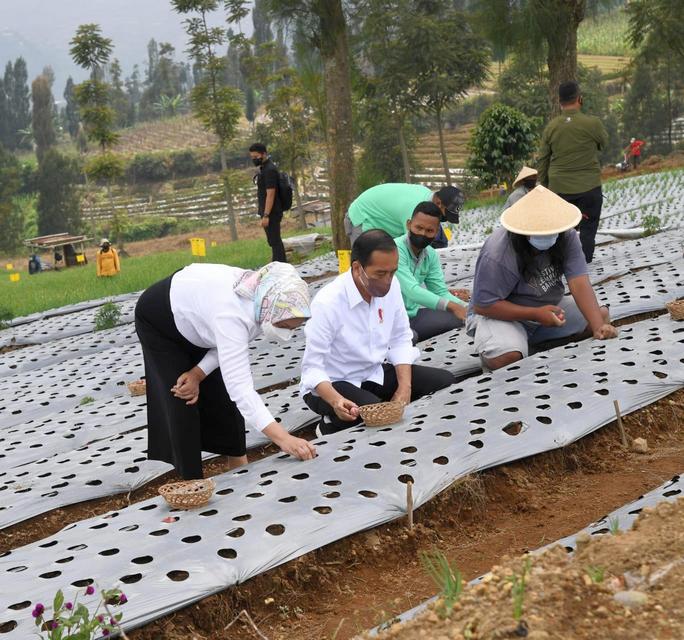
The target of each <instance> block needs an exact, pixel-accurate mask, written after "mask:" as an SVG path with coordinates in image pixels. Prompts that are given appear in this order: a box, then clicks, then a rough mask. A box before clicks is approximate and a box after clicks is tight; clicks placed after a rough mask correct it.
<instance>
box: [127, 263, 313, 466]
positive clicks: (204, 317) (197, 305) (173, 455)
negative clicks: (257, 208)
mask: <svg viewBox="0 0 684 640" xmlns="http://www.w3.org/2000/svg"><path fill="white" fill-rule="evenodd" d="M310 315H311V311H310V309H309V291H308V287H307V285H306V283H305V282H304V281H303V280H302V279H301V278H300V277H299V275H298V274H297V272H296V270H295V269H294V267H292V266H291V265H289V264H285V263H280V262H273V263H271V264H268V265H266V266H265V267H262V268H261V269H259V270H258V271H245V270H243V269H238V268H236V267H230V266H227V265H220V264H192V265H190V266H188V267H185V268H184V269H181V270H180V271H178V272H176V273H175V274H173V275H172V276H170V277H168V278H166V279H164V280H162V281H161V282H158V283H156V284H154V285H152V286H151V287H150V288H149V289H147V290H146V291H145V292H143V294H142V295H141V296H140V299H139V301H138V304H137V305H136V309H135V327H136V331H137V333H138V337H139V338H140V343H141V345H142V349H143V356H144V359H145V378H146V382H147V429H148V449H147V456H148V458H149V459H151V460H163V461H164V462H168V463H170V464H172V465H174V467H175V468H176V471H177V472H178V474H179V475H180V476H182V477H183V478H185V479H193V478H201V477H202V451H208V452H210V453H217V454H222V455H227V456H229V465H230V467H231V468H234V467H237V466H239V465H241V464H244V463H246V462H247V458H246V455H245V423H246V424H247V425H249V426H250V427H252V428H255V429H257V430H258V431H261V432H263V433H264V434H265V435H266V436H268V437H269V438H270V439H271V440H272V441H273V442H274V443H275V444H277V445H278V446H279V447H280V448H281V449H282V450H283V451H285V452H286V453H289V454H291V455H293V456H295V457H297V458H299V459H301V460H306V459H310V458H313V457H314V456H315V449H314V447H313V446H312V445H311V444H309V442H307V441H306V440H303V439H302V438H296V437H294V436H292V435H290V434H289V433H287V431H285V430H284V429H283V428H282V427H281V426H280V425H279V424H278V423H277V422H276V421H275V420H274V418H273V416H272V415H271V412H270V411H269V410H268V409H267V407H266V406H265V405H264V402H263V400H262V398H261V396H260V395H259V393H258V392H257V391H256V390H255V388H254V382H253V380H252V375H251V371H250V364H249V357H248V345H249V342H250V340H253V339H254V338H255V337H257V336H258V335H259V334H261V333H262V332H263V334H264V335H265V337H266V338H271V339H276V340H288V339H289V338H290V337H291V334H292V331H293V330H294V329H296V328H297V327H298V326H299V325H301V324H302V323H303V322H305V321H306V319H307V318H308V317H310Z"/></svg>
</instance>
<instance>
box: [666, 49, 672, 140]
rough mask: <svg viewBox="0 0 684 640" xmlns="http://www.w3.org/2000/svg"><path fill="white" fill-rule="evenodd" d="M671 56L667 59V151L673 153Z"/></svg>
mask: <svg viewBox="0 0 684 640" xmlns="http://www.w3.org/2000/svg"><path fill="white" fill-rule="evenodd" d="M670 71H671V66H670V58H668V59H667V151H668V153H672V149H673V145H672V77H671V75H670Z"/></svg>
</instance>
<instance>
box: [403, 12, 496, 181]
mask: <svg viewBox="0 0 684 640" xmlns="http://www.w3.org/2000/svg"><path fill="white" fill-rule="evenodd" d="M399 30H400V36H399V38H400V41H401V43H402V44H401V51H400V53H399V55H398V56H397V61H398V64H397V68H396V71H395V72H394V73H395V74H397V76H398V77H401V76H400V75H398V74H399V72H400V69H402V68H403V69H404V75H405V78H406V82H407V88H406V91H407V93H408V94H409V97H410V100H411V102H413V103H414V104H417V105H419V106H420V108H421V109H422V110H423V111H425V112H427V113H429V114H431V115H433V116H434V117H435V121H436V124H437V132H438V134H439V146H440V153H441V156H442V164H443V167H444V177H445V179H446V181H447V184H451V173H450V171H449V160H448V158H447V153H446V147H445V144H444V123H443V120H442V114H443V113H444V110H445V109H446V108H447V107H448V106H450V105H452V104H453V103H455V102H456V101H457V100H459V99H460V98H463V96H465V95H466V93H467V91H468V89H470V88H471V87H473V86H476V85H478V84H480V83H481V82H483V81H484V80H485V78H486V77H487V73H488V62H489V53H488V50H487V47H486V44H485V42H484V40H482V38H480V37H479V36H477V35H475V34H474V33H473V32H472V30H471V28H470V25H469V24H468V22H467V20H466V18H465V16H464V15H463V14H462V13H461V12H459V11H456V10H454V9H452V8H451V5H450V3H448V2H446V1H442V0H415V4H414V11H413V12H410V13H403V14H402V16H401V22H400V24H399ZM445 43H448V45H445Z"/></svg>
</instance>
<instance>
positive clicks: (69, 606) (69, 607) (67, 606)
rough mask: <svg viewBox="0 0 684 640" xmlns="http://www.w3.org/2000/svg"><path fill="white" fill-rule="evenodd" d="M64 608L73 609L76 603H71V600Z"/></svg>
mask: <svg viewBox="0 0 684 640" xmlns="http://www.w3.org/2000/svg"><path fill="white" fill-rule="evenodd" d="M64 608H65V609H66V610H67V611H71V610H72V609H73V608H74V605H73V604H71V602H67V603H66V604H65V605H64Z"/></svg>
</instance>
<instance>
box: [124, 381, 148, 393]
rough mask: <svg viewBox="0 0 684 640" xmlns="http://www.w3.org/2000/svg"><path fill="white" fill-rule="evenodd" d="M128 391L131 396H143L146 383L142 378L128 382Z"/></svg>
mask: <svg viewBox="0 0 684 640" xmlns="http://www.w3.org/2000/svg"><path fill="white" fill-rule="evenodd" d="M128 391H129V392H130V394H131V395H132V396H144V395H145V392H146V391H147V383H146V382H145V381H144V380H134V381H133V382H129V383H128Z"/></svg>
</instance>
